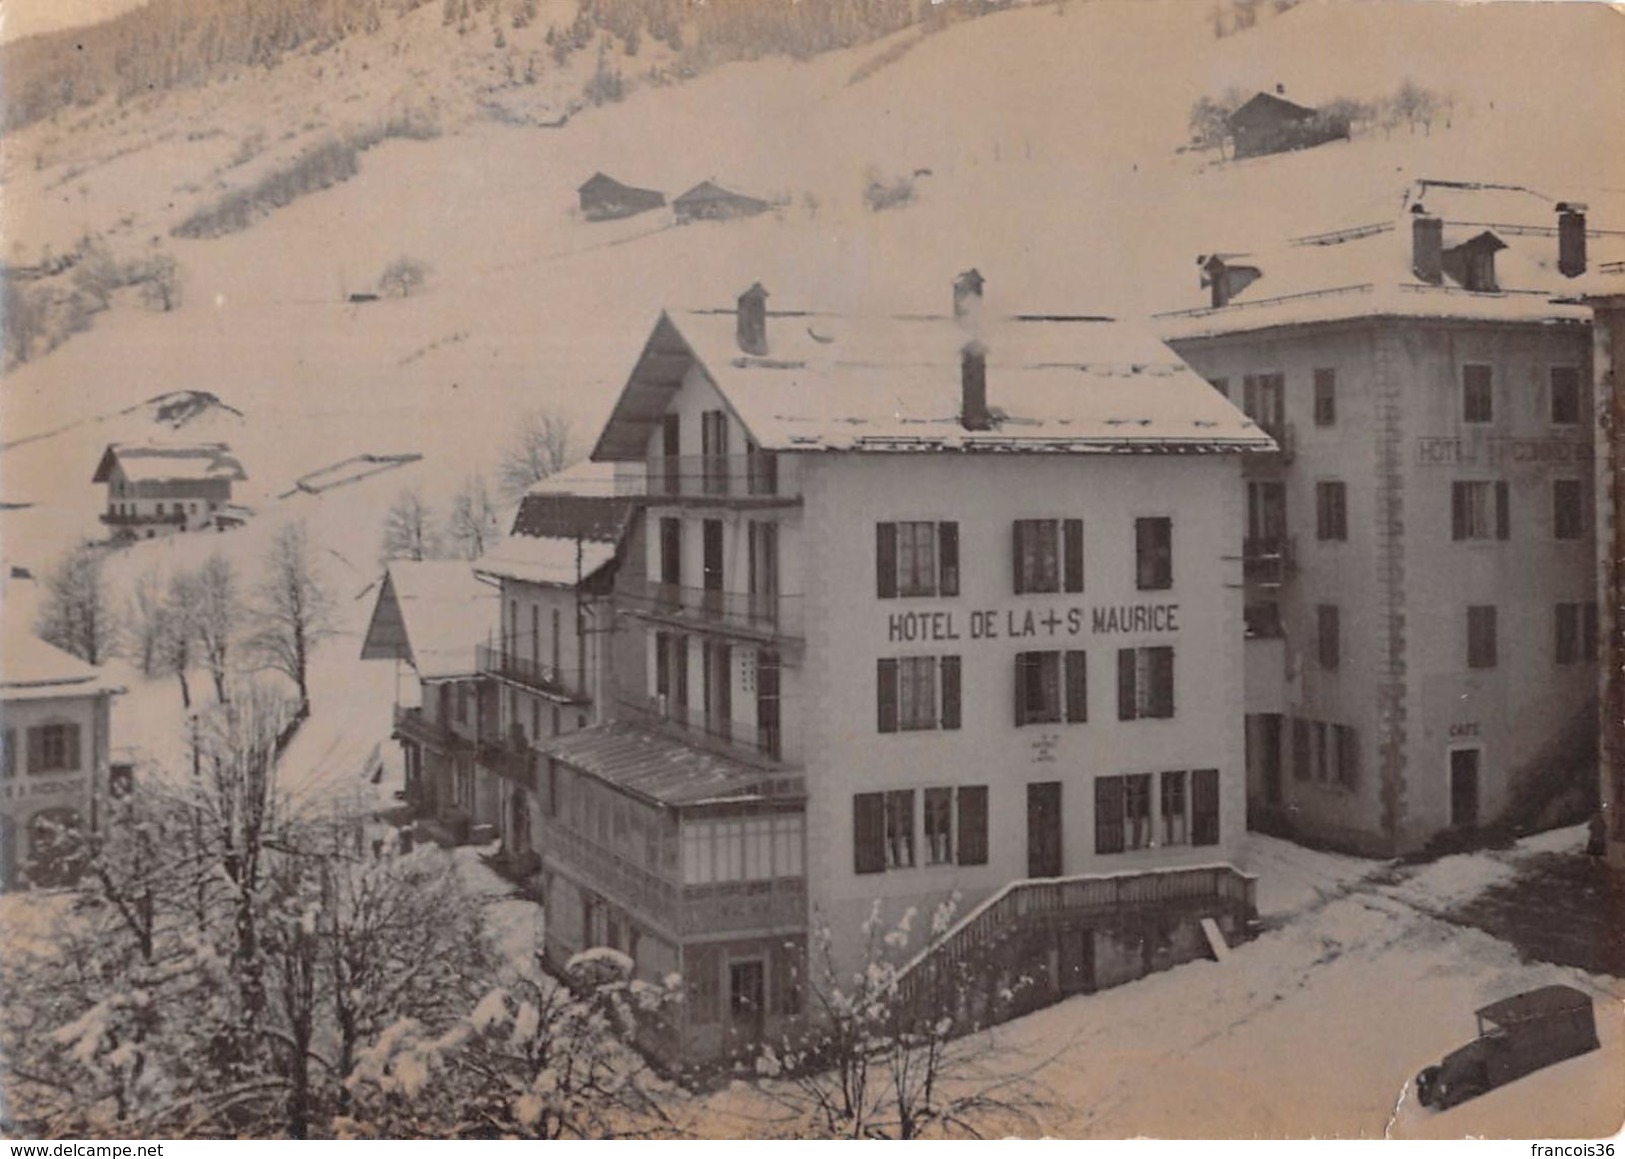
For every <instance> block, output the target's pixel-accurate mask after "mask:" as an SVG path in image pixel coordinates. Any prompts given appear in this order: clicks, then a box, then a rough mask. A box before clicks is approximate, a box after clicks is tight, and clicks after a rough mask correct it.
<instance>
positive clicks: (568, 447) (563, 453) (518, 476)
mask: <svg viewBox="0 0 1625 1159" xmlns="http://www.w3.org/2000/svg"><path fill="white" fill-rule="evenodd" d="M574 460H575V452H574V448H573V446H572V443H571V427H570V420H569V419H567V418H565V417H564V416H563V415H561V414H556V413H554V412H553V411H546V410H532V411H528V412H526V413H525V415H524V416H523V417H521V419H520V420H519V428H518V430H516V431H515V432H514V437H513V441H512V442H511V443H509V444H508V448H507V449H506V450H505V451H503V453H502V461H501V463H500V465H499V466H498V468H497V471H498V477H499V479H500V480H501V484H502V490H503V493H504V494H505V495H507V496H508V497H509V498H510V499H517V498H519V496H521V495H523V494H524V493H525V492H526V491H528V490H530V488H531V487H533V486H535V485H536V484H537V483H539V482H541V481H542V480H543V479H545V478H547V477H548V476H549V475H553V474H557V473H558V472H559V471H562V470H564V468H566V467H568V466H569V465H570V464H571V463H572V462H574Z"/></svg>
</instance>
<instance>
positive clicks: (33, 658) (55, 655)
mask: <svg viewBox="0 0 1625 1159" xmlns="http://www.w3.org/2000/svg"><path fill="white" fill-rule="evenodd" d="M0 618H3V620H4V623H3V632H4V635H3V640H4V649H5V653H4V654H5V669H4V671H3V672H0V722H3V723H4V726H5V727H4V739H3V740H0V890H10V889H14V888H16V887H18V886H20V885H25V884H27V885H63V884H67V883H69V882H70V881H71V880H72V879H73V877H74V876H75V874H76V868H77V865H78V863H79V855H80V853H81V852H82V851H80V850H78V849H76V848H75V842H74V835H75V834H76V833H79V832H81V831H84V830H87V829H88V830H91V831H94V830H95V829H96V828H97V827H98V826H99V825H100V823H101V817H100V816H99V811H100V807H101V803H102V801H103V800H104V799H105V794H106V792H107V788H108V772H109V765H108V752H109V739H108V738H109V736H110V735H111V727H110V722H111V703H112V698H113V696H114V695H116V694H117V693H118V692H120V691H122V690H121V689H118V688H115V687H113V685H112V684H110V683H109V682H108V681H107V680H106V679H105V678H104V677H103V676H102V673H101V672H100V671H99V670H98V669H96V668H93V667H92V666H91V665H89V664H86V663H84V662H83V661H82V660H80V659H79V658H78V657H76V656H71V655H69V654H68V653H67V652H64V651H62V650H61V649H60V648H56V647H54V646H52V645H50V644H47V643H46V642H45V641H43V640H41V639H39V638H38V637H37V636H35V635H34V634H33V633H32V632H31V631H29V630H28V629H27V628H26V627H25V626H24V625H23V624H21V623H20V622H18V620H17V617H16V616H15V615H6V616H4V617H0Z"/></svg>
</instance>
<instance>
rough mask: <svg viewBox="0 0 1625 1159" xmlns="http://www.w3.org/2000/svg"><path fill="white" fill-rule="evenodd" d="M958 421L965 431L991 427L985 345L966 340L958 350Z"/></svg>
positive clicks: (982, 429) (991, 418) (983, 429)
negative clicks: (988, 408) (959, 400)
mask: <svg viewBox="0 0 1625 1159" xmlns="http://www.w3.org/2000/svg"><path fill="white" fill-rule="evenodd" d="M959 385H960V398H961V403H960V409H959V422H960V425H962V426H963V427H964V428H965V429H966V430H967V431H985V430H990V429H992V426H993V417H992V415H990V414H989V413H988V410H987V347H985V346H983V345H982V344H981V343H980V342H974V341H973V342H967V343H965V345H964V347H963V348H962V349H961V350H960V352H959Z"/></svg>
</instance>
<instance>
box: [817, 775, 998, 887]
mask: <svg viewBox="0 0 1625 1159" xmlns="http://www.w3.org/2000/svg"><path fill="white" fill-rule="evenodd" d="M922 796H923V797H924V816H925V829H924V837H925V843H924V851H923V852H924V855H925V864H927V865H954V864H958V865H986V864H987V786H986V785H963V786H960V787H959V788H931V789H926V790H924V792H923V793H922ZM800 820H801V819H800V818H799V817H798V818H796V821H797V823H798V825H799V822H800ZM852 820H853V871H854V872H856V873H881V872H883V871H885V870H888V869H909V868H912V867H913V866H914V865H915V864H916V862H915V856H916V854H915V848H914V790H912V789H902V790H893V791H890V792H883V793H858V794H857V795H855V796H854V797H853V798H852ZM796 835H797V840H798V841H799V839H800V829H799V828H798V829H797V831H796ZM797 848H798V850H799V845H798V846H797ZM797 856H798V858H799V852H798V855H797ZM796 867H797V873H798V874H799V873H800V861H799V860H798V861H797V863H796Z"/></svg>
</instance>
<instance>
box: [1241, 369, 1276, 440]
mask: <svg viewBox="0 0 1625 1159" xmlns="http://www.w3.org/2000/svg"><path fill="white" fill-rule="evenodd" d="M1241 387H1242V399H1241V409H1242V410H1243V411H1245V412H1246V414H1247V417H1248V418H1250V419H1252V420H1253V422H1255V423H1257V424H1258V426H1259V429H1260V430H1262V431H1263V432H1264V433H1265V434H1267V435H1269V436H1270V437H1271V438H1273V439H1275V440H1276V441H1278V442H1279V441H1280V440H1281V439H1282V437H1283V436H1284V434H1285V431H1286V405H1285V404H1286V376H1285V375H1284V374H1259V375H1252V374H1249V375H1247V376H1246V377H1245V378H1243V379H1242V380H1241Z"/></svg>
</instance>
